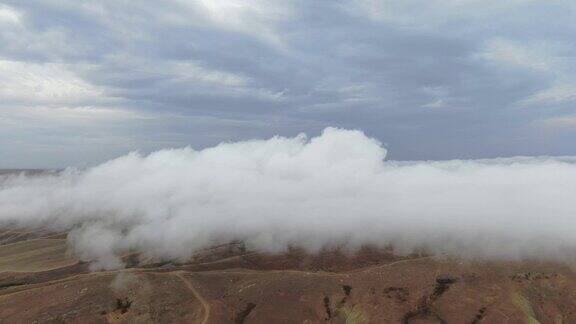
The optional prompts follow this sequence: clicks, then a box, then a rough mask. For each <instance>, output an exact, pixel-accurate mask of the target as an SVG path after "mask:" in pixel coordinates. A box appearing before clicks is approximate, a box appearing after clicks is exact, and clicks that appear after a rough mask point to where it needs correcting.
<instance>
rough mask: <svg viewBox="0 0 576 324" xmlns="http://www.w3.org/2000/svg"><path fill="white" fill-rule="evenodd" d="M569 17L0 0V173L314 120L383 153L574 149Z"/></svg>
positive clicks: (486, 10)
mask: <svg viewBox="0 0 576 324" xmlns="http://www.w3.org/2000/svg"><path fill="white" fill-rule="evenodd" d="M575 9H576V7H575V5H574V4H573V3H572V2H570V1H555V2H536V1H530V0H507V1H495V0H489V1H476V0H467V1H458V2H455V1H444V0H435V1H421V0H409V1H403V2H401V3H400V2H399V3H394V2H387V1H386V2H384V1H370V0H354V1H352V0H346V1H344V0H342V1H332V2H304V1H261V0H251V1H246V2H243V4H242V5H233V4H231V3H230V2H228V1H219V0H218V1H217V0H214V1H184V0H172V1H164V2H162V4H159V3H158V2H156V1H142V2H138V3H137V4H136V3H132V2H127V1H100V2H98V3H93V4H87V3H79V2H77V1H71V0H69V1H49V0H44V1H34V2H22V1H12V0H8V1H4V4H3V5H0V43H1V44H2V46H0V147H2V150H0V167H61V166H67V165H87V164H88V165H90V164H95V163H98V162H101V161H104V160H106V159H109V158H111V157H114V156H117V155H120V154H123V153H125V152H127V151H131V150H140V151H143V152H149V151H153V150H157V149H160V148H162V147H174V146H176V147H178V146H185V145H194V146H195V147H206V146H209V145H213V144H216V143H218V142H221V141H230V140H240V139H245V138H254V137H257V138H262V137H269V136H271V135H273V134H282V135H294V134H297V133H299V132H301V131H306V132H311V133H317V132H319V131H320V130H321V129H323V128H324V127H325V126H327V125H334V126H341V127H348V128H360V129H364V130H365V131H366V132H367V133H368V134H369V135H371V136H375V137H377V138H379V139H380V140H381V141H383V142H384V143H386V145H387V147H388V148H389V151H390V156H391V157H392V158H394V159H446V158H474V157H495V156H511V155H518V154H522V155H540V154H550V155H555V154H573V153H576V151H575V150H574V146H573V145H572V140H571V139H572V138H573V136H574V135H575V132H576V126H574V125H576V123H574V122H573V120H575V119H576V115H574V113H573V109H572V107H573V105H574V102H575V101H576V79H575V78H574V77H573V75H574V73H573V72H574V69H575V67H576V62H575V61H574V52H575V48H574V45H573V41H572V38H573V36H572V35H573V34H574V32H576V31H575V30H574V29H575V27H574V25H573V23H572V18H573V17H572V15H571V13H573V11H574V10H575ZM78 152H81V153H80V154H79V153H78Z"/></svg>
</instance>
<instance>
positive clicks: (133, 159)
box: [0, 128, 576, 269]
mask: <svg viewBox="0 0 576 324" xmlns="http://www.w3.org/2000/svg"><path fill="white" fill-rule="evenodd" d="M385 157H386V150H385V149H384V148H383V147H382V145H381V144H380V143H379V142H378V141H377V140H374V139H371V138H368V137H366V136H365V135H364V134H363V133H362V132H360V131H350V130H343V129H335V128H327V129H326V130H324V132H323V133H322V134H321V135H320V136H318V137H313V138H307V137H306V136H305V135H300V136H297V137H294V138H284V137H274V138H271V139H269V140H253V141H245V142H238V143H224V144H220V145H218V146H215V147H212V148H207V149H204V150H199V151H197V150H194V149H191V148H184V149H169V150H162V151H158V152H155V153H152V154H150V155H147V156H142V155H139V154H137V153H132V154H128V155H126V156H123V157H120V158H118V159H115V160H112V161H109V162H106V163H104V164H101V165H99V166H96V167H93V168H90V169H88V170H85V171H76V170H66V171H64V172H62V173H60V174H58V175H46V176H9V177H6V176H4V177H3V178H2V180H1V182H0V225H12V226H17V227H22V228H31V227H34V228H42V227H48V228H50V229H54V230H70V229H71V230H72V231H71V234H70V236H69V244H70V248H71V250H72V251H73V252H74V253H75V254H76V255H77V256H78V257H79V258H80V259H82V260H85V261H93V266H94V268H95V269H111V268H117V267H121V266H122V262H121V261H120V259H119V258H118V255H119V254H121V253H123V252H127V251H136V252H140V253H141V254H142V255H143V256H145V257H151V258H155V259H164V260H165V259H177V260H187V259H189V258H190V257H191V255H192V254H193V253H194V252H195V251H197V250H198V249H202V248H205V247H209V246H211V245H214V244H217V243H224V242H229V241H231V240H242V241H244V242H246V244H247V245H248V246H249V247H250V248H254V249H258V250H264V251H271V252H277V251H282V250H284V249H286V248H287V247H288V246H299V247H303V248H306V249H308V250H310V251H317V250H319V249H321V248H323V247H325V246H339V245H346V246H347V247H350V248H355V247H359V246H361V245H364V244H370V245H376V246H388V245H390V244H391V245H393V246H394V247H395V248H396V249H397V250H398V251H401V252H410V251H412V250H413V249H416V248H425V249H427V250H428V251H430V252H447V253H452V254H457V255H465V256H472V257H488V258H514V259H516V258H523V257H536V258H560V257H566V256H568V255H572V254H574V252H573V251H574V250H575V249H576V235H574V234H575V233H576V202H575V197H576V163H575V162H574V161H575V159H573V158H570V157H565V158H553V157H550V158H548V157H539V158H527V157H522V158H510V159H493V160H467V161H464V160H454V161H443V162H395V161H386V160H385Z"/></svg>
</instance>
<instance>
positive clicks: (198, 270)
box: [0, 230, 576, 323]
mask: <svg viewBox="0 0 576 324" xmlns="http://www.w3.org/2000/svg"><path fill="white" fill-rule="evenodd" d="M65 240H66V234H54V233H44V232H38V231H32V232H22V231H15V230H4V231H2V232H1V234H0V244H1V246H0V322H1V323H575V322H576V302H575V301H576V289H575V288H576V276H575V275H574V273H573V271H572V270H571V268H570V267H569V266H567V265H564V264H553V263H542V262H535V261H532V262H503V261H500V262H487V261H484V262H472V261H459V260H453V259H448V258H438V257H432V256H421V255H412V256H409V257H399V256H394V253H393V252H392V251H391V250H386V251H379V250H374V249H370V248H365V249H362V250H361V251H359V252H357V253H354V254H344V253H342V252H338V251H325V252H323V253H320V254H316V255H308V254H306V253H304V252H302V251H299V250H291V251H289V252H287V253H284V254H281V255H264V254H261V253H257V252H252V251H246V250H245V249H244V247H243V245H242V244H240V243H231V244H229V245H224V246H218V247H214V248H213V249H210V250H206V251H203V252H202V253H198V254H197V255H196V257H195V258H194V260H193V261H191V262H189V263H185V264H179V263H156V264H150V263H142V262H138V261H137V259H138V258H137V256H136V255H127V256H126V257H125V261H126V262H127V268H126V269H123V270H116V271H102V272H90V271H89V270H88V264H86V263H80V262H77V261H76V260H75V259H73V258H71V257H69V256H67V253H66V245H65V243H66V241H65Z"/></svg>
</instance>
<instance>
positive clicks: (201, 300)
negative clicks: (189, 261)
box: [174, 271, 210, 324]
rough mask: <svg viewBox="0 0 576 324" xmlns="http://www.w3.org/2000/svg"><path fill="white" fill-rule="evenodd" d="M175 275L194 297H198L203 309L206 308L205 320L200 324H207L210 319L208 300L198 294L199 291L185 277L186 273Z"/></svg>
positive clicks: (180, 272)
mask: <svg viewBox="0 0 576 324" xmlns="http://www.w3.org/2000/svg"><path fill="white" fill-rule="evenodd" d="M174 274H175V275H176V276H177V277H178V278H180V279H181V280H182V281H183V282H184V284H185V285H186V287H187V288H188V289H189V290H190V291H191V292H192V294H193V295H194V297H196V299H198V301H199V302H200V303H201V304H202V307H204V319H203V320H202V322H200V323H201V324H207V323H208V319H209V318H210V304H209V303H208V302H207V301H206V299H204V297H202V295H200V294H199V293H198V291H197V290H196V288H194V286H193V285H192V283H191V282H190V280H188V279H186V277H184V272H182V271H179V272H176V273H174Z"/></svg>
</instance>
